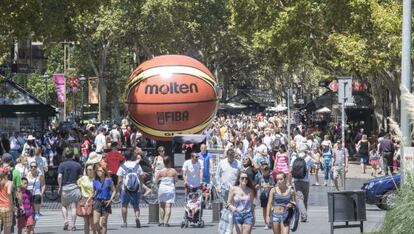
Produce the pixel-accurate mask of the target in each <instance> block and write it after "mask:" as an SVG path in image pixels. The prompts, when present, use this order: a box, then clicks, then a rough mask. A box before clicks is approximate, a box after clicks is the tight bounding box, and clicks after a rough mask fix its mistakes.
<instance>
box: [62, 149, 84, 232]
mask: <svg viewBox="0 0 414 234" xmlns="http://www.w3.org/2000/svg"><path fill="white" fill-rule="evenodd" d="M65 156H66V161H64V162H62V163H61V164H60V165H59V168H58V184H59V193H60V192H62V199H61V202H62V214H63V218H64V220H65V223H64V225H63V230H68V229H69V220H68V208H69V207H70V208H71V212H72V219H71V221H72V225H70V229H71V230H72V231H74V230H76V227H75V223H76V204H77V203H78V201H79V200H80V198H81V193H80V190H79V187H78V185H77V184H76V182H77V180H78V178H79V177H80V176H81V175H82V167H81V165H80V164H79V163H77V162H75V161H74V160H73V156H74V152H73V150H70V148H66V149H65Z"/></svg>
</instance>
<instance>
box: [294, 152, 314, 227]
mask: <svg viewBox="0 0 414 234" xmlns="http://www.w3.org/2000/svg"><path fill="white" fill-rule="evenodd" d="M298 151H299V153H298V154H297V155H293V156H292V158H291V174H292V181H293V186H294V188H295V190H296V194H297V196H296V197H297V200H298V201H297V206H298V208H299V211H300V214H301V221H302V222H306V221H307V209H308V197H309V174H310V170H311V168H312V165H313V160H312V157H311V156H310V155H309V150H308V148H307V145H306V144H301V145H299V146H298Z"/></svg>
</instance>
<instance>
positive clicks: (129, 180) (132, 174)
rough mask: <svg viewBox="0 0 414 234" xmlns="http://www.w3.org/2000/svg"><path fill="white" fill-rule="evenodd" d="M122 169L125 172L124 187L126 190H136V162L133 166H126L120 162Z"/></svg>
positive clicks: (137, 181) (137, 180)
mask: <svg viewBox="0 0 414 234" xmlns="http://www.w3.org/2000/svg"><path fill="white" fill-rule="evenodd" d="M121 167H122V169H124V171H125V172H126V175H125V177H124V188H125V190H126V191H128V192H136V191H138V189H139V178H138V167H139V164H138V163H137V164H136V165H135V166H134V167H133V168H128V167H126V166H125V164H122V166H121Z"/></svg>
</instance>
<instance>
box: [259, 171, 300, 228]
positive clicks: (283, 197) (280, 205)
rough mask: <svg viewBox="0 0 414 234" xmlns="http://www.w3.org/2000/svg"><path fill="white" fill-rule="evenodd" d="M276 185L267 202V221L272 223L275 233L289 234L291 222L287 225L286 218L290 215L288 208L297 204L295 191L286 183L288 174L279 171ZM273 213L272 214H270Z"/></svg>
mask: <svg viewBox="0 0 414 234" xmlns="http://www.w3.org/2000/svg"><path fill="white" fill-rule="evenodd" d="M276 183H277V184H276V187H274V188H272V189H271V190H270V193H269V200H268V202H267V210H266V212H267V214H266V221H267V223H272V229H273V233H280V234H288V233H289V224H288V225H285V224H284V220H285V218H286V217H287V215H288V209H289V208H292V207H293V206H294V205H295V200H296V197H295V196H296V195H295V191H294V190H293V189H291V188H289V187H288V186H287V184H286V174H285V173H283V172H279V173H278V174H277V175H276ZM270 213H271V215H270Z"/></svg>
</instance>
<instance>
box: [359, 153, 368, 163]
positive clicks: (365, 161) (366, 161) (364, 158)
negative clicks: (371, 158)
mask: <svg viewBox="0 0 414 234" xmlns="http://www.w3.org/2000/svg"><path fill="white" fill-rule="evenodd" d="M359 163H361V164H365V165H367V164H368V158H367V157H366V156H365V155H361V154H360V155H359Z"/></svg>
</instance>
